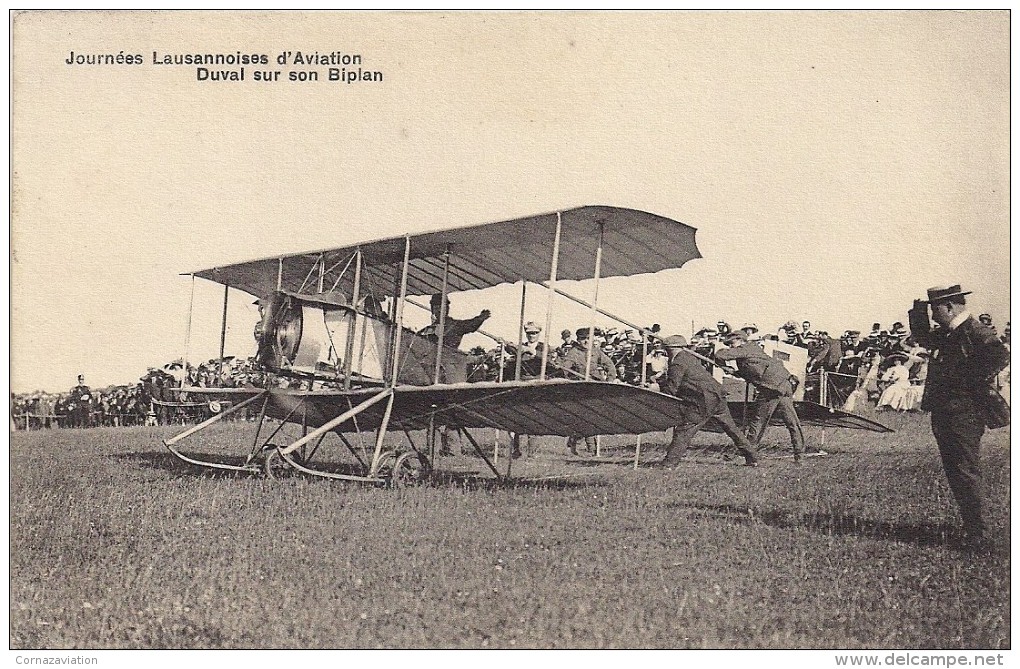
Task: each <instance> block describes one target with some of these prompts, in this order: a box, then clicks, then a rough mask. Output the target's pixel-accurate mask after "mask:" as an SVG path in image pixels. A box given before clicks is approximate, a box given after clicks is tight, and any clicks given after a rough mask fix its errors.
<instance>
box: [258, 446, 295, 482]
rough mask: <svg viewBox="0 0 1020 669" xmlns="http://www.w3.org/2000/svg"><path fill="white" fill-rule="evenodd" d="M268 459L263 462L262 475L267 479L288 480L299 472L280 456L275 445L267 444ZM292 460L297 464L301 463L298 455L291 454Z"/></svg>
mask: <svg viewBox="0 0 1020 669" xmlns="http://www.w3.org/2000/svg"><path fill="white" fill-rule="evenodd" d="M265 451H266V458H265V460H263V461H262V473H263V474H265V475H266V478H268V479H272V480H274V481H278V480H280V479H284V478H288V477H290V476H293V475H294V474H296V473H297V470H296V469H294V468H293V467H291V466H290V464H289V463H288V462H287V461H286V460H284V459H283V456H282V455H280V451H278V450H277V447H276V446H274V445H273V444H266V446H265ZM290 457H291V459H293V460H294V461H295V462H301V460H300V458H298V457H297V453H291V454H290Z"/></svg>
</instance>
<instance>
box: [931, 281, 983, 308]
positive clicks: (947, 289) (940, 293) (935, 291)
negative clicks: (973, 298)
mask: <svg viewBox="0 0 1020 669" xmlns="http://www.w3.org/2000/svg"><path fill="white" fill-rule="evenodd" d="M972 292H973V291H970V290H963V289H962V288H960V284H956V285H953V286H932V287H931V288H929V289H928V299H927V300H922V302H925V303H926V304H936V303H938V302H942V301H944V300H948V299H949V298H951V297H957V296H958V295H970V294H971V293H972Z"/></svg>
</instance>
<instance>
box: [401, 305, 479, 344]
mask: <svg viewBox="0 0 1020 669" xmlns="http://www.w3.org/2000/svg"><path fill="white" fill-rule="evenodd" d="M429 306H430V307H431V308H432V325H429V326H427V327H426V328H424V329H423V330H421V332H419V333H418V334H420V335H424V336H426V337H435V338H436V340H437V341H438V339H439V336H438V335H437V334H436V333H437V332H438V328H439V321H440V320H442V319H443V315H444V313H445V315H446V320H445V322H444V332H443V346H448V347H450V348H460V342H461V340H462V339H464V335H466V334H470V333H472V332H477V331H478V328H480V327H482V323H484V322H485V321H487V320H488V319H489V316H491V315H492V312H490V311H489V310H488V309H482V312H481V313H480V314H478V315H477V316H475V317H474V318H468V319H466V320H460V319H457V318H451V317H450V298H448V297H446V298H444V297H443V296H442V295H440V294H439V293H436V294H435V295H433V296H432V299H431V300H430V301H429Z"/></svg>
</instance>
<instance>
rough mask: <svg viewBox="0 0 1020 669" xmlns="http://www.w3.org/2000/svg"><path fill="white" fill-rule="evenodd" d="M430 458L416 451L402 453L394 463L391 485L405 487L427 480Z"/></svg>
mask: <svg viewBox="0 0 1020 669" xmlns="http://www.w3.org/2000/svg"><path fill="white" fill-rule="evenodd" d="M429 469H430V468H429V464H428V460H426V459H425V458H424V457H422V456H420V455H418V454H417V453H415V452H414V451H408V452H407V453H401V454H400V456H399V457H398V458H397V460H396V462H395V463H394V464H393V472H392V473H391V474H390V485H392V486H393V487H394V488H405V487H407V486H411V485H416V484H418V483H421V482H422V481H424V480H425V478H426V477H427V476H428V474H429Z"/></svg>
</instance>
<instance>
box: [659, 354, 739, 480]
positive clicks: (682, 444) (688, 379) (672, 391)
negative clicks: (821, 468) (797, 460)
mask: <svg viewBox="0 0 1020 669" xmlns="http://www.w3.org/2000/svg"><path fill="white" fill-rule="evenodd" d="M662 344H663V346H665V347H666V350H667V351H668V357H669V366H668V367H667V369H666V379H665V380H664V381H663V382H662V383H661V384H659V388H660V389H661V391H662V392H663V393H665V394H667V395H673V396H674V397H676V398H677V399H678V400H680V402H681V403H682V404H683V406H684V408H683V411H682V415H681V421H682V422H680V423H678V424H677V426H676V427H674V428H673V440H672V442H670V444H669V448H668V449H667V450H666V457H664V458H663V459H662V464H663V465H667V466H672V465H675V464H677V463H679V462H680V460H681V459H682V458H683V457H684V454H686V452H687V448H688V447H689V446H690V445H691V440H692V439H694V435H696V434H697V433H698V432H699V431H700V430H701V429H702V428H703V427H705V425H707V424H708V423H709V422H712V421H714V422H715V423H717V424H718V425H719V426H720V427H722V429H723V431H724V432H726V434H727V435H728V436H729V438H730V439H732V440H733V443H734V444H735V445H736V447H737V451H738V452H739V453H740V454H741V455H743V456H744V464H745V465H747V466H749V467H754V466H756V465H757V464H758V458H757V456H756V455H755V449H754V447H753V446H752V445H751V444H750V443H749V442H748V440H747V438H746V437H744V435H743V434H742V433H741V432H740V428H738V427H737V424H736V423H735V422H734V421H733V416H731V415H730V408H729V405H727V404H726V392H725V391H724V390H723V387H722V384H721V383H719V382H718V381H716V380H715V379H714V378H712V375H711V374H710V373H709V372H708V370H706V369H705V368H704V367H703V366H702V364H701V363H700V362H699V361H698V359H697V358H695V357H694V356H693V355H691V353H690V352H689V351H687V350H685V347H686V346H687V340H686V339H684V337H683V336H682V335H673V336H671V337H666V338H665V339H663V340H662Z"/></svg>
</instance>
